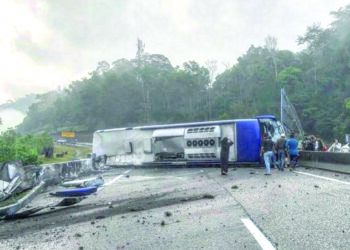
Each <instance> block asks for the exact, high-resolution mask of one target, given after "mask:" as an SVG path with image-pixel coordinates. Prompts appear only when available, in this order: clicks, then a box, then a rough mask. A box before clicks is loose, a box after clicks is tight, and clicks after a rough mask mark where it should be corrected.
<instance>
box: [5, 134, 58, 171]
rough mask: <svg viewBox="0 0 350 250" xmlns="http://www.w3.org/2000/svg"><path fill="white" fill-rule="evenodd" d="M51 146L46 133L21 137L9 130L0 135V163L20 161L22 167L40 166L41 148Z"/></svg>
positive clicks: (49, 138) (50, 139) (51, 142)
mask: <svg viewBox="0 0 350 250" xmlns="http://www.w3.org/2000/svg"><path fill="white" fill-rule="evenodd" d="M52 145H53V140H52V138H51V137H50V135H49V134H48V133H41V134H27V135H21V134H20V133H17V132H16V131H15V130H12V129H9V130H7V131H5V132H2V133H1V134H0V162H6V161H18V160H21V161H22V163H23V165H35V164H40V157H39V155H40V153H41V152H42V150H43V148H44V147H50V146H52Z"/></svg>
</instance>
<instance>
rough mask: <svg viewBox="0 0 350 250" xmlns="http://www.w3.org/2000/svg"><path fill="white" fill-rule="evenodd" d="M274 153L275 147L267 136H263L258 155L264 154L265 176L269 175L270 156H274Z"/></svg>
mask: <svg viewBox="0 0 350 250" xmlns="http://www.w3.org/2000/svg"><path fill="white" fill-rule="evenodd" d="M274 151H275V145H274V143H273V141H272V140H271V137H268V136H267V134H264V139H263V142H262V147H261V151H260V155H262V154H264V161H265V167H266V173H265V175H271V172H270V165H271V159H272V154H274Z"/></svg>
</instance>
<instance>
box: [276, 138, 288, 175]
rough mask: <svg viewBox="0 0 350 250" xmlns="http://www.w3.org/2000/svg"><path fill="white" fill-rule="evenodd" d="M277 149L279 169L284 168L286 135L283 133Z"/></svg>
mask: <svg viewBox="0 0 350 250" xmlns="http://www.w3.org/2000/svg"><path fill="white" fill-rule="evenodd" d="M276 150H277V154H278V170H281V171H283V170H284V158H285V157H286V135H285V134H281V138H279V139H278V140H277V143H276Z"/></svg>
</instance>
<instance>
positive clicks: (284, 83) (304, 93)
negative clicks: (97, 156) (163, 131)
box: [17, 5, 350, 140]
mask: <svg viewBox="0 0 350 250" xmlns="http://www.w3.org/2000/svg"><path fill="white" fill-rule="evenodd" d="M330 14H331V15H333V16H334V21H333V23H332V24H331V25H329V26H328V27H327V28H322V27H321V26H320V25H317V24H313V25H311V26H309V27H307V29H306V32H305V34H301V35H300V36H299V37H298V39H297V41H296V42H297V43H298V44H299V45H300V46H301V48H303V49H302V50H300V52H297V53H294V52H292V51H288V50H279V49H278V38H276V37H273V36H268V37H267V38H266V40H265V45H264V46H254V45H251V46H250V48H249V49H248V51H246V53H245V54H243V55H242V56H240V57H239V58H238V60H237V63H235V64H234V65H233V66H227V67H226V70H225V71H224V72H222V73H221V74H217V68H218V63H217V62H216V61H215V60H211V61H207V62H206V63H205V64H204V65H200V64H199V63H197V62H195V61H188V62H185V63H183V65H182V66H173V65H172V64H171V62H170V61H169V59H168V58H167V57H166V56H164V55H160V54H150V53H147V52H146V51H145V44H144V43H143V41H141V40H138V44H137V48H136V51H137V52H136V55H135V58H133V59H130V60H128V59H124V58H122V59H118V60H115V61H113V62H112V63H108V62H106V61H101V62H99V63H98V65H97V67H96V69H95V70H94V71H93V72H90V73H89V75H88V77H85V78H83V79H80V80H77V81H73V82H72V83H71V84H70V85H69V86H68V87H67V88H65V89H63V90H57V91H51V92H48V93H45V94H41V95H38V96H37V99H38V101H37V102H35V103H33V104H32V105H31V106H30V108H29V110H28V111H27V116H26V118H25V119H24V121H23V123H22V124H20V125H19V126H18V128H17V129H18V131H20V132H24V133H28V132H42V131H48V132H50V133H55V132H58V131H67V130H71V131H85V132H93V131H94V130H97V129H106V128H114V127H126V126H135V125H147V124H166V123H176V122H193V121H206V120H218V119H235V118H249V117H254V116H255V115H261V114H274V115H276V116H277V117H279V113H280V89H281V88H284V89H285V90H286V93H287V95H288V97H289V99H290V101H291V102H292V103H293V104H294V106H295V108H296V111H297V113H298V115H299V118H300V120H301V123H302V125H303V128H304V130H305V132H306V133H308V134H314V135H317V136H320V137H322V138H325V139H328V140H330V139H331V138H340V139H343V138H344V134H346V133H350V117H349V114H350V29H349V27H350V5H348V6H346V7H345V8H343V9H340V10H338V11H336V12H331V13H330ZM232 46H234V44H233V45H232Z"/></svg>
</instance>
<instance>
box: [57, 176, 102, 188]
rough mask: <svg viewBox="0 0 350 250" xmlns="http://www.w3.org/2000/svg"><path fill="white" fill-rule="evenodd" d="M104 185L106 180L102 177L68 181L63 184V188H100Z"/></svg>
mask: <svg viewBox="0 0 350 250" xmlns="http://www.w3.org/2000/svg"><path fill="white" fill-rule="evenodd" d="M103 184H104V179H103V178H102V176H97V177H94V178H89V179H83V180H74V181H66V182H63V183H62V184H61V186H63V187H93V186H96V187H99V186H102V185H103Z"/></svg>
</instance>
